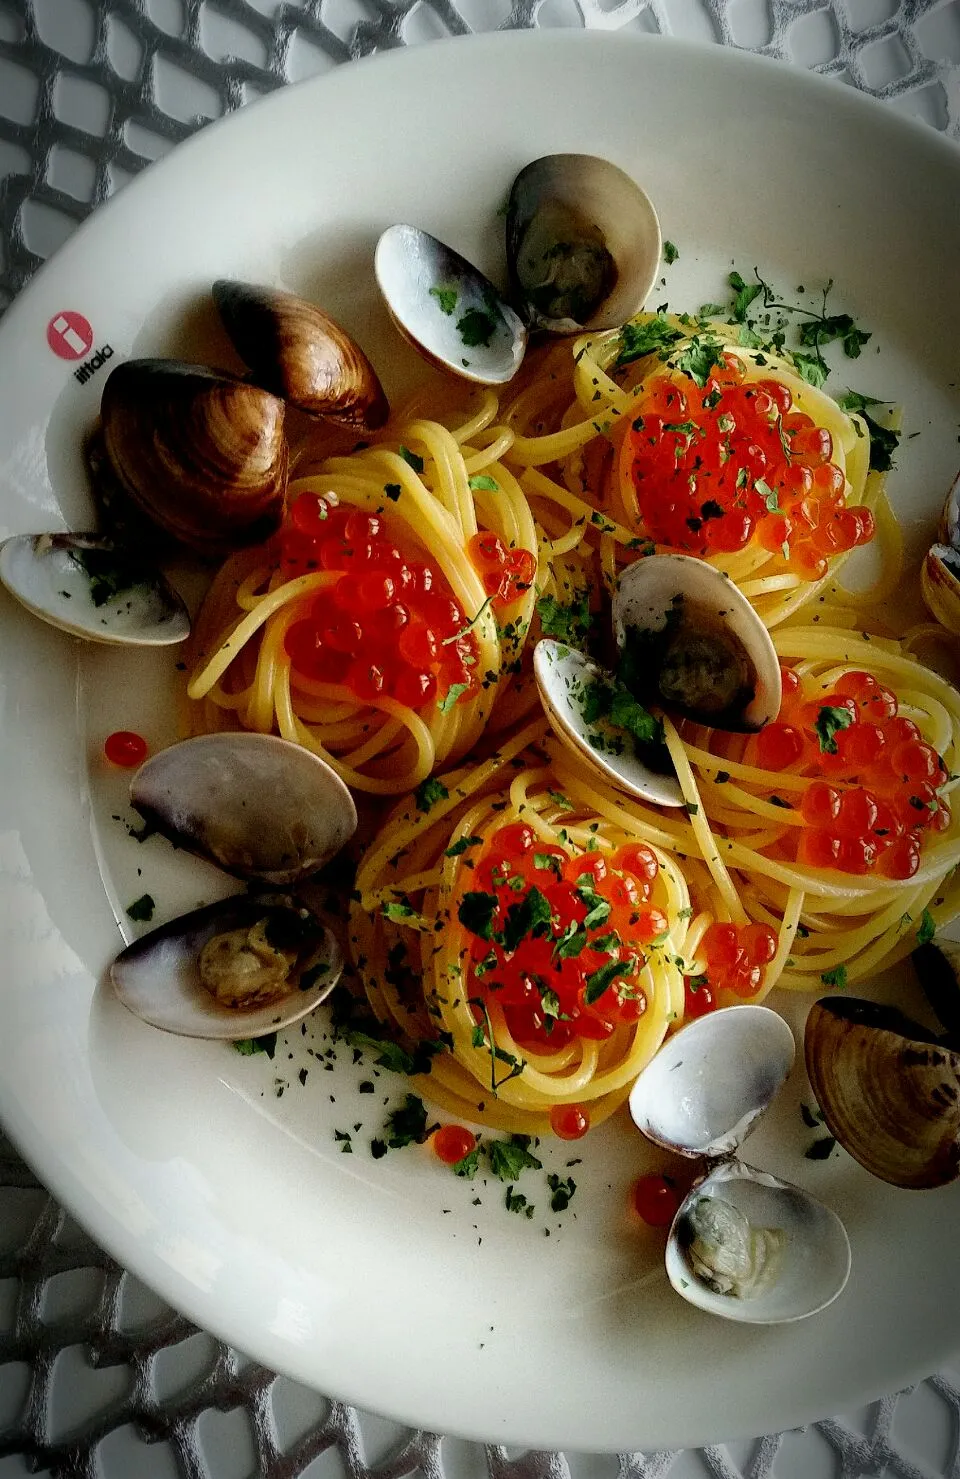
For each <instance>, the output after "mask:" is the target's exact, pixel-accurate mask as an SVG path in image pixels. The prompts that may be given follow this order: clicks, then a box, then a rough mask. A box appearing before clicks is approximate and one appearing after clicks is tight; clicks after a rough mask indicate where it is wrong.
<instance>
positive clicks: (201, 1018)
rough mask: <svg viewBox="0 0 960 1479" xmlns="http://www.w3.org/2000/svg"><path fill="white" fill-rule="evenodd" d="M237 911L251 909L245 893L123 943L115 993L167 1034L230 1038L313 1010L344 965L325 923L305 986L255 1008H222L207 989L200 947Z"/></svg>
mask: <svg viewBox="0 0 960 1479" xmlns="http://www.w3.org/2000/svg"><path fill="white" fill-rule="evenodd" d="M248 906H250V907H248ZM240 911H243V912H245V913H248V914H249V913H251V912H253V913H255V904H253V903H252V901H251V900H250V899H249V898H248V896H247V895H244V894H241V895H239V896H237V897H236V898H232V899H227V900H224V901H222V902H220V903H218V904H209V905H207V906H206V907H205V908H203V909H197V910H195V911H194V912H193V913H191V914H186V915H183V916H182V917H181V918H180V919H176V920H172V921H171V922H170V923H169V924H165V925H161V926H160V927H159V928H158V929H155V930H151V931H150V932H149V934H146V935H141V936H140V938H139V939H138V940H135V941H134V943H133V944H132V945H128V946H127V948H126V949H125V950H123V951H121V953H120V955H119V956H118V957H117V959H116V960H115V961H114V963H113V965H112V966H111V968H110V976H111V980H112V982H113V988H114V991H115V992H116V994H117V996H118V997H119V999H120V1000H121V1001H122V1002H123V1004H124V1006H125V1007H127V1008H129V1010H130V1011H131V1012H133V1013H134V1014H135V1015H136V1016H138V1017H140V1018H141V1020H142V1021H144V1022H147V1023H149V1025H150V1026H151V1027H159V1028H160V1029H161V1030H162V1031H164V1032H173V1033H177V1034H178V1035H179V1036H181V1037H202V1038H220V1039H224V1040H227V1041H233V1042H237V1041H240V1040H241V1039H243V1038H247V1037H260V1036H262V1035H263V1034H265V1033H268V1032H276V1031H279V1030H280V1029H281V1028H283V1027H289V1026H290V1025H291V1024H292V1023H294V1022H297V1021H299V1020H300V1018H301V1017H305V1016H306V1015H307V1013H308V1012H312V1011H314V1010H315V1008H316V1007H318V1006H319V1005H320V1003H321V1002H322V1001H323V1000H324V998H325V997H327V996H329V994H330V992H331V991H332V990H333V988H334V986H335V985H336V984H337V981H338V980H339V978H340V975H341V972H342V970H343V956H342V954H341V951H340V946H339V945H338V944H337V941H336V939H335V938H334V936H333V935H332V934H331V933H330V931H329V930H328V929H325V928H324V929H323V931H322V934H323V940H324V944H323V949H322V956H323V962H322V963H323V966H324V969H323V970H322V972H321V973H320V975H319V976H318V977H317V979H316V980H315V981H314V982H313V984H311V985H310V986H309V987H308V988H307V989H306V990H303V991H301V990H300V989H299V988H295V989H294V990H292V991H289V992H287V993H286V994H285V995H284V996H281V997H278V998H277V1000H276V1001H273V1002H269V1003H267V1004H266V1005H263V1006H254V1007H230V1006H225V1005H223V1004H222V1003H220V1002H218V1001H217V1000H216V999H215V997H213V996H212V995H211V994H210V992H209V991H207V989H206V987H205V986H204V985H203V983H202V981H201V979H200V972H199V967H198V964H197V962H198V957H199V955H200V952H201V950H202V949H203V947H204V945H205V944H206V943H207V941H208V940H210V939H211V938H212V937H213V936H214V934H216V933H218V931H220V930H223V929H227V928H231V927H233V925H234V924H237V923H239V922H240V920H239V919H235V918H234V916H235V915H237V914H238V913H239V912H240Z"/></svg>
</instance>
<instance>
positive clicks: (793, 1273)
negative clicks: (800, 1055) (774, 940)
mask: <svg viewBox="0 0 960 1479" xmlns="http://www.w3.org/2000/svg"><path fill="white" fill-rule="evenodd" d="M794 1056H795V1046H794V1040H793V1033H792V1032H791V1031H790V1028H789V1027H788V1026H787V1024H786V1022H784V1020H783V1018H782V1017H780V1016H778V1015H777V1013H776V1012H773V1011H771V1010H770V1009H769V1008H768V1007H762V1006H749V1005H747V1006H735V1007H726V1008H724V1009H722V1010H720V1011H718V1012H712V1013H710V1014H709V1015H707V1016H704V1017H698V1018H696V1019H695V1020H694V1021H693V1022H691V1023H690V1024H689V1025H688V1026H686V1027H683V1028H681V1030H680V1031H679V1032H677V1033H675V1034H674V1036H673V1037H671V1038H670V1039H669V1040H668V1041H667V1042H666V1043H665V1044H664V1046H663V1047H662V1048H661V1049H660V1051H659V1052H658V1053H657V1054H656V1056H655V1057H654V1058H653V1059H652V1060H651V1062H650V1063H649V1064H648V1065H647V1067H646V1068H645V1069H644V1070H643V1072H642V1073H641V1074H640V1076H639V1078H638V1079H637V1081H636V1083H635V1084H634V1086H633V1089H632V1090H631V1093H630V1113H631V1115H632V1117H633V1121H634V1123H635V1124H636V1125H637V1127H638V1129H639V1130H641V1131H642V1133H643V1134H644V1135H645V1136H646V1137H647V1138H648V1139H649V1140H651V1141H653V1143H654V1144H656V1145H658V1146H660V1147H662V1148H665V1149H667V1150H671V1151H673V1152H675V1153H676V1154H677V1155H681V1156H684V1157H687V1158H691V1159H692V1158H696V1159H702V1160H704V1161H705V1162H706V1169H705V1170H704V1172H703V1174H702V1175H701V1176H699V1177H698V1179H697V1180H696V1182H695V1183H694V1185H693V1188H692V1189H691V1191H690V1192H689V1193H688V1194H687V1196H686V1197H685V1198H684V1200H683V1202H682V1203H681V1205H680V1207H679V1209H678V1211H677V1214H676V1216H675V1217H674V1219H673V1222H672V1224H671V1227H670V1230H669V1233H668V1235H667V1248H666V1257H665V1263H666V1271H667V1277H668V1278H669V1280H670V1283H671V1285H672V1286H673V1288H674V1289H675V1290H676V1291H677V1293H678V1294H680V1295H682V1297H683V1298H684V1299H686V1300H687V1301H688V1302H689V1303H690V1304H693V1305H696V1306H697V1308H699V1309H702V1310H705V1311H707V1312H708V1313H710V1314H714V1315H720V1316H722V1317H723V1318H725V1319H728V1320H738V1321H740V1322H742V1323H747V1324H756V1325H772V1324H780V1323H785V1322H787V1321H791V1320H800V1319H803V1318H805V1317H806V1316H807V1315H813V1314H816V1313H817V1312H818V1311H819V1310H822V1309H824V1308H825V1307H826V1306H827V1305H828V1304H830V1303H831V1302H832V1301H833V1300H834V1299H836V1298H837V1296H838V1295H839V1294H840V1293H841V1291H842V1290H843V1288H844V1285H845V1284H846V1282H847V1278H848V1276H849V1273H850V1243H849V1239H848V1238H847V1234H846V1231H845V1229H844V1227H843V1224H842V1222H841V1221H840V1219H839V1218H838V1217H837V1215H836V1214H835V1213H834V1212H832V1211H830V1209H829V1208H828V1207H825V1206H824V1205H823V1204H822V1203H821V1202H819V1201H817V1199H816V1198H815V1197H812V1196H810V1194H809V1193H808V1192H806V1191H804V1190H803V1189H802V1188H801V1187H799V1186H793V1185H791V1183H790V1182H787V1181H782V1180H781V1179H780V1178H779V1177H777V1176H773V1175H771V1174H769V1173H768V1172H765V1171H762V1170H758V1169H757V1168H756V1167H754V1166H750V1165H748V1164H747V1163H746V1162H745V1161H742V1160H740V1159H739V1156H738V1151H739V1149H740V1147H741V1145H742V1144H743V1142H744V1140H745V1139H746V1137H747V1136H748V1135H749V1133H750V1131H751V1129H752V1128H753V1126H754V1125H755V1124H756V1122H757V1120H758V1119H759V1118H760V1117H761V1116H762V1115H763V1113H764V1111H765V1110H766V1109H767V1108H768V1107H769V1105H770V1104H771V1103H772V1101H773V1099H774V1098H775V1097H776V1095H777V1093H778V1092H779V1090H780V1088H781V1087H782V1086H783V1084H784V1083H785V1082H786V1079H787V1077H788V1075H789V1073H790V1070H791V1068H792V1067H793V1061H794Z"/></svg>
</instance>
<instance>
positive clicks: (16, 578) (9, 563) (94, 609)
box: [0, 534, 190, 647]
mask: <svg viewBox="0 0 960 1479" xmlns="http://www.w3.org/2000/svg"><path fill="white" fill-rule="evenodd" d="M0 581H2V582H3V584H4V585H5V586H6V588H7V590H8V591H9V592H10V594H11V595H12V596H15V597H16V599H17V600H18V601H19V602H20V604H21V605H22V606H25V607H26V609H27V610H28V611H30V612H32V614H33V615H34V616H37V617H39V618H40V620H41V621H46V622H49V624H50V625H51V626H55V627H59V628H60V630H61V631H64V632H69V633H70V635H71V636H72V637H81V638H82V639H83V640H84V641H87V642H103V643H107V644H112V645H114V646H121V647H167V646H170V645H172V644H173V643H176V642H182V641H183V640H184V639H185V638H186V637H188V636H189V635H190V618H189V616H188V615H187V608H186V607H185V606H184V604H183V602H182V601H181V599H180V597H179V596H178V595H177V593H176V591H175V590H174V589H173V587H172V586H171V585H170V584H169V582H168V581H167V580H165V579H164V577H163V576H162V575H161V574H160V572H159V571H158V570H152V569H150V568H149V567H147V566H145V565H144V564H143V563H142V562H141V561H138V560H132V559H131V558H130V556H129V555H128V554H126V553H125V552H124V551H123V550H119V549H117V548H116V547H115V546H114V545H113V544H112V542H111V541H110V540H105V539H101V538H99V536H97V535H96V534H18V535H16V536H14V538H12V539H7V540H5V541H4V542H3V544H2V545H0Z"/></svg>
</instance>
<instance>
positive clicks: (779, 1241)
mask: <svg viewBox="0 0 960 1479" xmlns="http://www.w3.org/2000/svg"><path fill="white" fill-rule="evenodd" d="M666 1269H667V1277H668V1278H669V1280H670V1283H671V1284H672V1285H673V1287H674V1289H676V1291H677V1293H678V1294H680V1295H682V1296H683V1298H684V1299H686V1300H687V1301H688V1302H689V1303H690V1304H693V1305H696V1306H697V1308H698V1309H701V1310H705V1311H706V1312H707V1313H709V1314H712V1315H719V1316H721V1317H722V1318H723V1319H726V1320H737V1321H740V1322H741V1323H743V1324H752V1325H779V1324H785V1323H787V1322H789V1321H792V1320H802V1319H805V1318H806V1317H807V1316H808V1315H814V1314H817V1313H818V1312H819V1311H820V1310H822V1309H825V1308H826V1306H827V1305H828V1304H831V1303H832V1302H833V1300H835V1299H836V1298H837V1296H838V1295H839V1294H840V1293H841V1292H842V1291H843V1288H844V1286H845V1285H846V1282H847V1279H848V1278H849V1275H850V1241H849V1239H848V1237H847V1234H846V1230H845V1229H844V1226H843V1223H842V1222H841V1221H840V1219H839V1217H837V1215H836V1213H835V1212H831V1211H830V1209H829V1208H828V1207H825V1206H824V1205H823V1203H822V1202H819V1201H818V1200H817V1199H816V1197H812V1196H810V1194H809V1193H808V1192H806V1191H804V1190H803V1189H802V1188H801V1187H799V1186H793V1185H791V1184H790V1183H789V1182H787V1181H781V1180H780V1179H779V1177H777V1176H772V1175H770V1174H769V1173H767V1172H765V1171H758V1170H756V1169H755V1168H754V1167H752V1166H748V1165H744V1164H743V1163H742V1162H739V1161H723V1162H721V1163H720V1164H719V1165H717V1166H714V1167H713V1169H712V1170H711V1171H710V1172H709V1173H708V1175H706V1176H705V1177H704V1178H703V1180H702V1181H700V1182H699V1183H698V1184H697V1185H696V1186H695V1187H694V1188H693V1190H692V1191H691V1192H690V1193H689V1194H688V1195H687V1197H686V1198H685V1199H684V1201H683V1202H682V1204H681V1206H680V1209H679V1211H678V1212H677V1215H676V1217H675V1218H674V1221H673V1225H672V1226H671V1228H670V1232H669V1235H668V1238H667V1252H666Z"/></svg>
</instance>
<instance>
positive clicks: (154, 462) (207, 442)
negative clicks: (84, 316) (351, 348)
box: [100, 359, 289, 554]
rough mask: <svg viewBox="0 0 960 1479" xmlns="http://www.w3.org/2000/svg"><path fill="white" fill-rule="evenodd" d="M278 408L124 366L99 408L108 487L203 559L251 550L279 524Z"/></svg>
mask: <svg viewBox="0 0 960 1479" xmlns="http://www.w3.org/2000/svg"><path fill="white" fill-rule="evenodd" d="M285 409H286V408H285V406H284V403H283V401H281V400H279V399H278V398H277V397H276V396H274V395H271V394H270V392H269V391H266V390H261V389H260V388H259V386H256V385H251V384H249V383H247V382H246V381H244V380H240V379H238V378H237V377H236V376H233V375H228V374H226V373H224V372H221V371H218V370H211V369H209V368H207V367H206V366H205V365H188V364H182V363H180V362H179V361H174V360H157V359H141V360H127V361H126V362H125V363H123V364H120V365H118V366H117V367H116V369H114V370H113V371H112V372H111V374H110V376H109V377H108V379H107V381H106V384H105V385H104V388H103V396H102V399H101V405H100V416H101V446H102V451H103V454H104V458H105V462H106V466H107V468H108V470H109V473H110V475H111V476H112V479H113V480H114V481H115V482H116V484H117V485H119V487H120V488H121V489H122V490H123V492H124V494H126V496H127V498H129V499H130V501H131V502H132V503H133V504H134V505H135V506H136V508H138V509H139V510H140V511H141V512H142V513H144V514H146V515H147V517H148V518H149V519H151V520H152V521H153V523H155V524H157V525H158V526H159V527H160V528H161V529H163V530H165V531H166V532H167V533H168V534H171V535H172V536H173V538H174V539H176V540H178V541H179V542H180V543H182V544H185V545H188V546H190V547H191V548H192V549H195V550H198V551H200V552H201V553H205V554H223V553H225V552H227V551H229V550H231V549H234V548H235V547H237V546H239V545H243V544H256V543H257V542H259V541H260V540H263V539H266V538H267V536H268V535H270V534H272V533H273V531H274V530H275V529H276V528H278V527H279V524H280V521H281V518H282V516H283V509H284V499H285V494H286V485H287V470H288V464H289V450H288V446H287V439H286V434H285V431H284V415H285Z"/></svg>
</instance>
